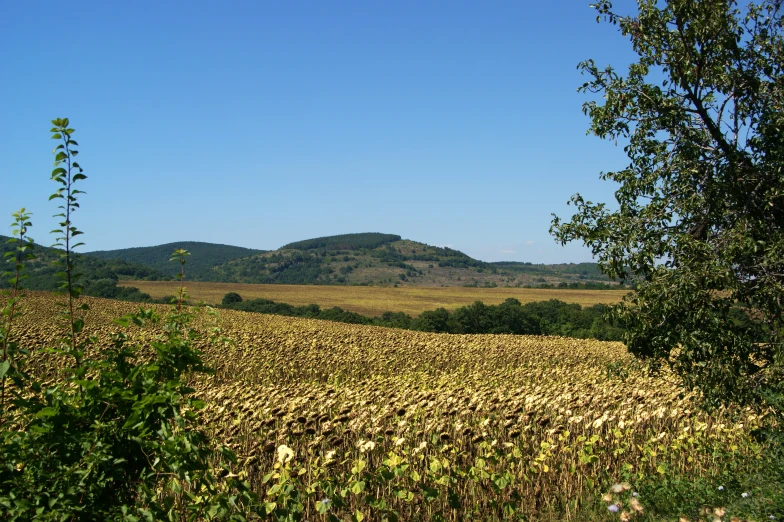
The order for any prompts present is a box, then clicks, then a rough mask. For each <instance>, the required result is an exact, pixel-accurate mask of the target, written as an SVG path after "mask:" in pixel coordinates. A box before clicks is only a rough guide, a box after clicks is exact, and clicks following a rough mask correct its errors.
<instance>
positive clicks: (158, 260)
mask: <svg viewBox="0 0 784 522" xmlns="http://www.w3.org/2000/svg"><path fill="white" fill-rule="evenodd" d="M178 248H183V249H185V250H187V251H188V252H190V253H191V255H190V257H189V258H188V262H187V268H188V278H189V279H193V280H197V281H218V279H211V278H212V277H213V276H214V272H213V271H212V268H213V267H215V266H217V265H221V264H223V263H227V262H229V261H233V260H235V259H239V258H243V257H248V256H252V255H255V254H260V253H262V252H264V251H263V250H255V249H252V248H244V247H238V246H231V245H220V244H215V243H204V242H200V241H178V242H176V243H167V244H165V245H157V246H151V247H136V248H123V249H119V250H97V251H95V252H88V255H89V256H92V257H97V258H101V259H121V260H123V261H127V262H129V263H139V264H142V265H145V266H148V267H150V268H153V269H155V270H157V271H160V272H163V273H164V274H166V276H167V277H168V278H171V277H173V276H174V275H175V274H176V273H177V272H178V271H179V265H177V264H176V263H172V262H170V261H169V259H170V258H171V254H172V252H173V251H174V250H175V249H178Z"/></svg>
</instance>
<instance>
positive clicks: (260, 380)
mask: <svg viewBox="0 0 784 522" xmlns="http://www.w3.org/2000/svg"><path fill="white" fill-rule="evenodd" d="M351 290H354V289H351ZM372 290H378V289H372ZM603 294H604V292H603ZM86 300H87V301H88V302H89V303H90V306H91V310H90V311H89V312H86V316H85V320H86V324H87V326H86V328H85V331H86V333H87V334H91V335H95V336H97V339H98V346H100V345H102V344H106V343H108V342H109V335H110V333H111V332H112V331H119V330H120V329H121V327H119V326H117V325H114V324H112V323H111V319H112V318H115V317H119V316H120V315H122V314H124V313H129V312H132V311H133V310H134V309H136V308H137V305H133V304H130V303H123V302H119V301H109V300H100V299H86ZM156 309H157V310H158V311H159V312H160V313H161V314H165V313H166V311H167V310H168V307H167V306H157V307H156ZM55 312H56V307H55V306H54V298H53V297H51V296H49V295H47V294H35V295H32V296H31V297H28V298H27V299H26V301H25V302H24V313H25V316H24V317H23V319H22V320H21V321H20V323H19V326H18V328H17V329H16V332H17V335H18V336H19V338H20V340H21V341H22V344H23V345H25V346H27V347H30V348H32V349H33V355H32V367H33V368H35V369H36V371H38V372H42V373H44V374H48V375H49V377H48V378H49V379H56V375H57V372H56V370H57V367H58V363H57V360H56V358H53V356H52V355H50V354H43V353H41V351H40V350H39V348H40V347H43V346H45V345H47V343H50V342H52V341H53V339H55V337H56V331H55V327H54V326H52V325H53V321H52V317H53V316H54V314H55ZM194 313H195V314H196V315H197V318H196V320H195V327H196V328H197V329H199V330H203V331H206V330H207V329H209V328H211V327H214V326H219V327H220V328H221V330H222V335H223V336H225V337H227V338H230V339H232V340H233V344H230V345H213V344H210V343H208V342H206V341H205V342H201V341H199V343H200V344H199V346H200V347H201V349H202V350H203V351H204V356H205V359H206V362H207V363H208V364H209V365H210V366H212V367H213V368H214V369H215V373H214V374H212V375H208V376H204V377H198V378H196V379H194V382H193V383H192V384H193V385H194V387H195V388H196V389H197V393H198V395H200V396H201V397H202V398H204V399H205V400H206V401H207V406H206V407H205V408H204V409H203V410H201V413H200V415H201V416H202V419H203V426H204V429H205V430H206V431H207V432H208V433H210V434H211V435H212V436H213V437H215V438H216V439H217V440H218V441H219V442H222V443H225V444H227V445H228V446H229V447H231V448H232V449H234V450H235V451H236V452H237V454H238V455H239V456H240V460H239V462H238V465H237V469H236V470H233V471H232V472H233V473H236V474H238V475H240V476H241V477H244V478H246V479H247V480H248V481H249V482H250V484H251V485H252V487H253V489H254V490H256V491H257V492H258V493H259V494H260V496H261V498H263V499H264V500H265V502H266V503H267V504H266V508H267V509H268V510H269V511H270V512H275V510H278V512H290V513H299V515H298V516H300V515H301V516H302V519H304V520H355V521H359V520H363V519H364V520H567V519H573V518H574V517H575V513H578V512H579V513H585V512H586V510H589V511H590V510H591V509H594V508H595V509H596V511H595V513H597V515H596V516H597V517H599V518H606V517H607V516H609V515H610V513H609V512H608V510H607V505H608V503H610V502H614V503H616V504H617V505H618V506H619V509H620V510H621V515H623V516H625V517H626V518H625V520H629V519H631V518H633V517H635V516H638V515H639V516H642V515H640V512H641V511H644V510H645V509H649V508H651V506H652V503H655V502H656V499H655V498H646V497H644V496H640V497H637V496H633V495H634V492H633V491H631V490H630V489H629V487H627V485H626V484H624V482H627V481H628V482H631V483H635V484H646V483H650V484H657V483H658V481H661V480H664V479H665V478H666V477H671V476H686V477H689V478H690V479H691V480H695V481H697V480H710V479H718V478H721V477H728V476H732V474H733V473H735V472H736V471H737V470H738V468H740V467H742V466H743V465H744V464H745V463H749V462H751V461H753V460H754V459H756V458H758V457H759V455H758V452H759V447H758V446H757V445H756V443H754V442H753V441H752V439H751V438H750V436H749V433H750V431H751V430H753V429H754V428H755V426H757V425H758V423H759V422H760V420H759V419H758V418H757V417H756V416H755V415H753V414H751V413H750V412H749V411H745V410H739V411H728V410H716V411H714V412H712V413H711V414H710V415H708V414H705V413H699V412H697V411H695V407H694V401H693V397H692V396H690V395H689V394H688V393H685V392H684V390H682V389H681V388H680V387H679V386H678V384H677V382H676V381H675V379H674V378H673V377H672V376H671V375H669V374H667V373H666V372H665V373H663V374H659V375H650V374H648V372H647V371H646V370H645V369H644V368H643V367H642V366H640V365H639V364H637V363H636V362H635V361H634V360H633V359H631V358H630V356H629V355H627V353H626V351H625V347H624V346H623V345H621V344H619V343H606V342H599V341H590V340H576V339H567V338H555V337H550V338H548V337H529V336H508V335H447V334H430V333H421V332H412V331H403V330H395V329H386V328H379V327H368V326H356V325H347V324H342V323H333V322H324V321H316V320H307V319H296V318H285V317H278V316H267V315H258V314H251V313H244V312H236V311H221V312H220V316H219V318H218V319H214V318H212V317H210V316H208V315H207V314H205V313H204V312H203V311H198V310H195V311H194ZM212 321H217V322H216V323H213V322H212ZM127 332H128V335H129V336H130V337H131V338H132V339H134V340H135V341H136V342H138V343H139V344H140V345H141V346H149V343H150V342H151V341H152V340H153V339H155V338H156V337H157V336H160V335H162V331H161V329H160V328H159V327H131V328H129V329H128V330H127ZM722 480H723V479H722ZM615 483H618V485H617V486H616V491H615V492H610V491H609V489H610V487H611V486H612V485H613V484H615ZM603 495H604V499H602V496H603ZM287 510H288V511H287ZM623 519H624V518H622V520H623ZM615 520H618V515H615Z"/></svg>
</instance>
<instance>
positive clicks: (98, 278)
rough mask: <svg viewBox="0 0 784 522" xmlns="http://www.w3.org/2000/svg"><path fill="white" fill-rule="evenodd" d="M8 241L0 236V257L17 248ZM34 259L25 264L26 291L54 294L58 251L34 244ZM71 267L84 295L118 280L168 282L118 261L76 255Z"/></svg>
mask: <svg viewBox="0 0 784 522" xmlns="http://www.w3.org/2000/svg"><path fill="white" fill-rule="evenodd" d="M9 239H10V238H9V237H6V236H2V235H0V257H1V256H2V255H4V254H5V253H6V252H9V251H12V250H14V249H15V248H16V245H15V244H13V243H8V240H9ZM32 253H33V254H35V259H31V260H29V261H26V262H25V273H26V274H27V275H28V278H27V279H25V281H24V286H25V288H29V289H30V290H55V289H56V288H58V286H59V279H58V278H57V277H56V276H55V274H56V273H57V272H59V271H60V270H61V268H60V267H58V266H55V265H54V264H53V263H54V262H55V261H57V260H58V259H59V257H60V253H61V250H58V249H56V248H51V247H45V246H42V245H38V244H36V245H35V246H34V248H33V251H32ZM2 265H3V267H2V269H0V272H2V271H5V270H11V269H12V268H13V267H12V265H11V264H10V263H2ZM74 265H75V267H76V271H77V272H79V273H81V274H82V281H81V282H82V284H83V285H84V286H85V287H86V291H87V293H91V292H90V289H91V287H94V289H97V288H98V287H99V286H100V287H104V286H114V285H115V283H116V282H117V281H118V280H120V279H125V280H128V279H132V280H139V279H141V280H145V281H159V280H167V279H171V278H170V277H168V276H167V275H166V274H164V273H163V272H161V271H159V270H155V269H154V268H150V267H148V266H144V265H141V264H139V263H130V262H127V261H123V260H121V259H100V258H96V257H92V256H87V255H84V254H76V257H75V261H74ZM7 287H8V283H7V281H6V280H5V279H3V280H0V288H7Z"/></svg>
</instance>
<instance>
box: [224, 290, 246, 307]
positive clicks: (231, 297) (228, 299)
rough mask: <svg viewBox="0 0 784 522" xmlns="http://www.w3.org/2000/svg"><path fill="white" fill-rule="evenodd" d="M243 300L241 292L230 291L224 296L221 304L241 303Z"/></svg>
mask: <svg viewBox="0 0 784 522" xmlns="http://www.w3.org/2000/svg"><path fill="white" fill-rule="evenodd" d="M241 302H242V297H241V296H240V294H238V293H237V292H229V293H228V294H226V295H224V296H223V300H222V301H221V304H222V305H223V306H231V305H233V304H234V303H241Z"/></svg>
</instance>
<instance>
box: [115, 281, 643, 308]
mask: <svg viewBox="0 0 784 522" xmlns="http://www.w3.org/2000/svg"><path fill="white" fill-rule="evenodd" d="M120 284H121V285H124V286H135V287H137V288H138V289H139V290H141V291H142V292H146V293H148V294H150V295H151V296H152V297H155V298H158V297H163V296H166V295H175V294H176V293H177V288H179V283H178V282H176V281H123V282H121V283H120ZM185 287H186V289H187V292H188V294H189V295H190V296H191V299H192V300H194V301H204V302H206V303H208V304H219V303H220V302H221V299H223V296H224V295H226V294H227V293H229V292H237V293H238V294H240V296H242V299H243V300H248V299H257V298H264V299H271V300H273V301H275V302H280V303H288V304H291V305H295V306H301V305H308V304H317V305H319V306H320V307H322V308H332V307H333V306H339V307H341V308H343V309H344V310H348V311H351V312H356V313H359V314H362V315H367V316H379V315H381V314H382V313H384V312H405V313H407V314H410V315H414V316H415V315H419V314H420V313H421V312H424V311H426V310H435V309H436V308H439V307H443V308H446V309H454V308H459V307H461V306H465V305H469V304H471V303H473V302H474V301H482V302H483V303H485V304H488V305H490V304H499V303H501V302H503V301H504V300H505V299H507V298H509V297H514V298H515V299H518V300H519V301H520V302H521V303H523V304H525V303H530V302H534V301H547V300H549V299H559V300H561V301H565V302H567V303H577V304H579V305H582V306H591V305H595V304H614V303H617V302H619V301H620V300H621V298H622V297H623V296H624V295H625V294H626V293H628V290H570V289H546V288H465V287H443V288H442V287H400V288H394V287H378V286H326V285H321V286H320V285H252V284H238V283H197V282H187V281H186V283H185Z"/></svg>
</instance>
